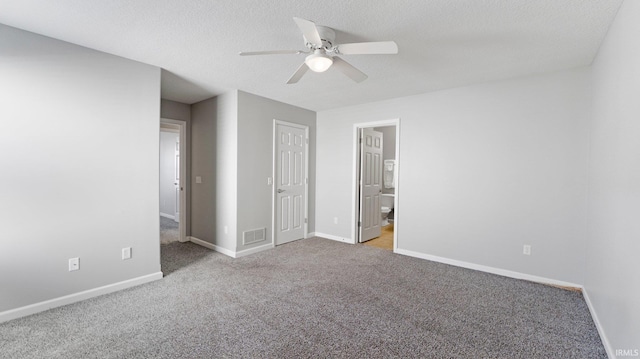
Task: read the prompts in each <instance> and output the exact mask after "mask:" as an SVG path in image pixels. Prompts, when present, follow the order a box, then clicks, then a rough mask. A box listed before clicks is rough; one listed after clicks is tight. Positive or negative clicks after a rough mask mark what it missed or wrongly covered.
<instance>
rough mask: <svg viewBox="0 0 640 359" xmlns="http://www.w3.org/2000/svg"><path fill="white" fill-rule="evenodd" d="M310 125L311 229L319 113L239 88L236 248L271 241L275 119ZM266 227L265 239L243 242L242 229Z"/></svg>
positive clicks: (310, 226) (311, 230)
mask: <svg viewBox="0 0 640 359" xmlns="http://www.w3.org/2000/svg"><path fill="white" fill-rule="evenodd" d="M274 119H277V120H282V121H287V122H293V123H297V124H302V125H307V126H309V198H308V201H309V232H314V231H315V223H314V218H315V212H314V209H315V180H314V179H315V157H316V141H315V133H316V113H315V112H313V111H309V110H305V109H302V108H299V107H295V106H291V105H288V104H285V103H282V102H278V101H274V100H270V99H267V98H264V97H260V96H256V95H252V94H249V93H246V92H242V91H239V92H238V161H237V162H238V198H237V202H238V227H237V228H238V233H237V243H238V244H237V250H238V251H240V250H243V249H247V248H251V247H255V246H259V245H264V244H265V243H271V242H272V238H271V230H272V227H273V224H272V219H271V212H272V206H273V204H272V198H271V197H272V191H273V187H272V186H270V185H267V177H272V176H273V174H272V172H273V120H274ZM262 227H266V228H267V231H266V232H267V239H266V240H265V242H259V243H255V244H252V245H249V246H244V245H243V244H242V232H243V231H245V230H251V229H256V228H262Z"/></svg>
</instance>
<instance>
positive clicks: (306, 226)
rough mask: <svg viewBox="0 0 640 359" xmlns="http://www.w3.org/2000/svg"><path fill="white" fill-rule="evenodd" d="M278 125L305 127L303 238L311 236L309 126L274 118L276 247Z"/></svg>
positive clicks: (273, 220) (273, 219) (273, 223)
mask: <svg viewBox="0 0 640 359" xmlns="http://www.w3.org/2000/svg"><path fill="white" fill-rule="evenodd" d="M278 125H285V126H289V127H295V128H299V129H303V130H304V134H305V145H304V146H305V159H304V176H305V184H304V218H305V221H304V230H303V231H304V232H303V234H302V239H306V238H309V233H308V231H309V181H310V179H309V147H310V143H309V141H310V139H309V126H307V125H303V124H299V123H294V122H288V121H282V120H278V119H275V118H274V119H273V135H272V137H271V138H272V139H273V146H272V163H271V166H272V172H271V181H272V184H271V239H272V241H273V245H272V246H273V247H275V246H276V245H277V238H276V227H277V225H276V211H277V203H276V197H277V195H276V187H277V186H276V183H277V181H276V175H277V168H276V161H277V159H276V155H277V154H276V150H277V144H276V142H277V140H278V139H277V137H276V136H277V135H278V134H277V130H278Z"/></svg>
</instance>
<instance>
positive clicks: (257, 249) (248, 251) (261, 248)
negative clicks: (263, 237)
mask: <svg viewBox="0 0 640 359" xmlns="http://www.w3.org/2000/svg"><path fill="white" fill-rule="evenodd" d="M272 248H273V244H272V243H267V244H263V245H261V246H257V247H253V248H248V249H243V250H241V251H239V252H236V256H235V257H234V258H240V257H244V256H248V255H250V254H255V253H258V252H262V251H266V250H267V249H272Z"/></svg>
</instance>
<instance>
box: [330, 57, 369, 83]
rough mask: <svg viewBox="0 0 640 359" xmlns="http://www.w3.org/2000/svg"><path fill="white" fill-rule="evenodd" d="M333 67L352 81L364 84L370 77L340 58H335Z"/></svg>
mask: <svg viewBox="0 0 640 359" xmlns="http://www.w3.org/2000/svg"><path fill="white" fill-rule="evenodd" d="M332 67H335V68H336V69H338V70H340V71H342V73H344V74H345V75H347V76H348V77H349V78H350V79H352V80H353V81H355V82H362V81H364V80H366V79H367V77H368V76H367V75H366V74H365V73H364V72H362V71H360V70H358V69H356V68H355V67H353V65H351V64H350V63H348V62H346V61H344V60H343V59H341V58H339V57H338V56H334V57H333V65H332Z"/></svg>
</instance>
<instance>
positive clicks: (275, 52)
mask: <svg viewBox="0 0 640 359" xmlns="http://www.w3.org/2000/svg"><path fill="white" fill-rule="evenodd" d="M303 52H304V51H299V50H271V51H242V52H240V53H239V55H240V56H253V55H290V54H291V55H298V54H301V53H303Z"/></svg>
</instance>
